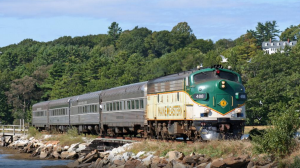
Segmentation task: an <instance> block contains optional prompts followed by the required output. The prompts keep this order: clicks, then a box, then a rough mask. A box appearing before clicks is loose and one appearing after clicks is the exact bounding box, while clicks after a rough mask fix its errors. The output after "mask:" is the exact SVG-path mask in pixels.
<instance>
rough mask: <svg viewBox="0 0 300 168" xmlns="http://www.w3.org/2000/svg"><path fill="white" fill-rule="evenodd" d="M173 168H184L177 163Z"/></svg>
mask: <svg viewBox="0 0 300 168" xmlns="http://www.w3.org/2000/svg"><path fill="white" fill-rule="evenodd" d="M173 168H186V166H185V165H184V164H182V163H177V164H175V165H174V166H173Z"/></svg>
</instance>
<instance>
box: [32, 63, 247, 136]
mask: <svg viewBox="0 0 300 168" xmlns="http://www.w3.org/2000/svg"><path fill="white" fill-rule="evenodd" d="M246 99H247V94H246V93H245V88H244V86H243V85H242V79H241V76H240V75H239V74H238V73H236V72H234V71H232V70H229V69H224V68H223V67H222V66H213V67H210V68H205V69H200V70H191V71H186V72H181V73H177V74H172V75H168V76H163V77H159V78H156V79H153V80H149V81H146V82H140V83H135V84H130V85H125V86H120V87H115V88H111V89H106V90H101V91H97V92H92V93H87V94H83V95H78V96H73V97H68V98H63V99H58V100H51V101H46V102H40V103H37V104H34V105H33V107H32V109H33V112H32V124H33V126H34V127H36V128H38V129H47V130H60V131H66V130H67V129H68V128H69V127H70V126H75V127H77V128H78V131H79V132H90V133H96V134H99V135H104V136H127V135H130V136H136V135H139V136H141V137H144V138H159V139H175V138H177V137H183V138H184V139H186V138H188V139H190V140H195V141H197V140H213V139H222V138H239V137H241V135H242V134H243V132H244V125H245V119H246V111H245V101H246Z"/></svg>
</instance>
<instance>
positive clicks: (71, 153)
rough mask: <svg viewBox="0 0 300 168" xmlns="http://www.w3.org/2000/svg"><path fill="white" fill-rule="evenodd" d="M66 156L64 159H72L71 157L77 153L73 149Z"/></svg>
mask: <svg viewBox="0 0 300 168" xmlns="http://www.w3.org/2000/svg"><path fill="white" fill-rule="evenodd" d="M68 153H69V154H68V156H67V157H66V159H72V158H75V157H76V156H77V153H76V152H75V151H71V152H68Z"/></svg>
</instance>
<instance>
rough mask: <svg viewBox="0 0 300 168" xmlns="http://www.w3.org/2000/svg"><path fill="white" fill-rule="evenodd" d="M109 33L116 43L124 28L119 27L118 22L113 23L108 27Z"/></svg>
mask: <svg viewBox="0 0 300 168" xmlns="http://www.w3.org/2000/svg"><path fill="white" fill-rule="evenodd" d="M107 33H108V35H109V36H110V37H111V38H112V40H113V42H115V41H116V40H117V39H118V38H119V36H120V34H121V33H122V28H121V27H119V24H118V23H117V22H112V23H111V25H110V26H109V27H108V32H107Z"/></svg>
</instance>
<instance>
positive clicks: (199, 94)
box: [193, 93, 207, 100]
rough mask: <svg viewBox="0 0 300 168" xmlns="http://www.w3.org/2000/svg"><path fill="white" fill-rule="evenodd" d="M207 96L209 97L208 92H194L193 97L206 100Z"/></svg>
mask: <svg viewBox="0 0 300 168" xmlns="http://www.w3.org/2000/svg"><path fill="white" fill-rule="evenodd" d="M206 98H207V94H206V93H197V94H193V99H201V100H206Z"/></svg>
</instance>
